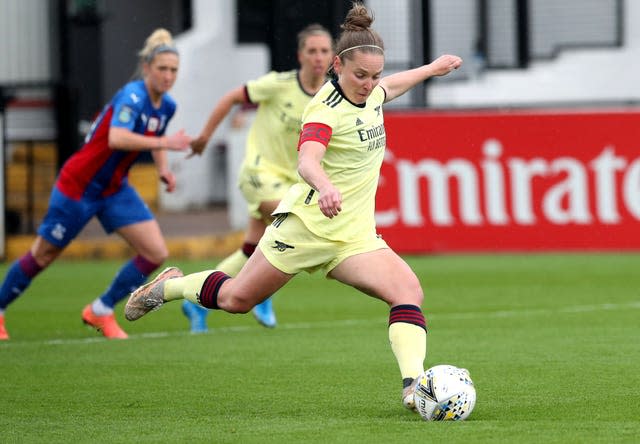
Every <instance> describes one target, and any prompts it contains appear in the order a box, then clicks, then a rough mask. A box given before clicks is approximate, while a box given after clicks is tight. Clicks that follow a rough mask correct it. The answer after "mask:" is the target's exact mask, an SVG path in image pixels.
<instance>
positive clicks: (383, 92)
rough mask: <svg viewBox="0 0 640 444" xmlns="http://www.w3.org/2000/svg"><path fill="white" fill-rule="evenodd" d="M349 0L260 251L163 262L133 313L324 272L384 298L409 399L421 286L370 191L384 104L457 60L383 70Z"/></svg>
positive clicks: (417, 366) (267, 290)
mask: <svg viewBox="0 0 640 444" xmlns="http://www.w3.org/2000/svg"><path fill="white" fill-rule="evenodd" d="M372 22H373V19H372V18H371V17H370V15H369V13H368V11H367V9H366V8H365V7H364V6H363V5H361V4H359V3H355V4H354V6H353V7H352V9H351V10H350V11H349V13H348V15H347V18H346V20H345V22H344V24H343V25H342V29H343V32H342V34H341V36H340V39H339V41H338V43H337V45H336V52H337V56H336V57H335V59H334V65H333V67H334V71H335V73H336V74H337V80H334V81H332V82H330V83H327V84H326V85H325V86H323V87H322V89H321V90H320V91H319V92H318V94H316V96H315V97H314V98H313V100H312V101H311V102H310V103H309V105H308V106H307V108H306V110H305V112H304V115H303V130H302V133H301V135H300V141H299V160H298V173H299V174H300V177H301V178H300V180H299V181H298V183H296V184H295V185H294V186H292V187H291V188H290V189H289V191H288V192H287V194H286V195H285V197H284V198H283V199H282V201H281V203H280V205H279V206H278V208H277V209H276V210H275V212H274V214H275V215H276V219H275V220H274V222H273V223H272V225H270V226H269V227H268V228H267V230H266V232H265V234H264V236H263V237H262V239H261V240H260V243H259V245H258V249H257V250H256V253H255V254H254V255H252V256H251V258H250V259H249V261H248V262H247V264H246V265H245V266H244V268H243V269H242V270H241V271H240V273H239V274H238V275H237V276H236V277H235V278H230V277H229V276H227V275H226V274H224V273H222V272H220V271H212V270H208V271H203V272H200V273H194V274H190V275H188V276H183V275H182V272H181V271H180V270H179V269H177V268H167V269H166V270H164V271H163V272H162V273H160V274H159V275H158V276H157V277H156V278H155V279H154V280H153V281H151V282H150V283H149V284H147V285H145V286H142V287H140V288H139V289H138V290H136V291H135V292H134V293H132V295H131V297H130V299H129V302H128V303H127V306H126V308H125V316H126V317H127V319H129V320H134V319H137V318H139V317H141V316H143V315H144V314H145V313H147V312H148V311H150V310H152V309H153V308H157V307H159V306H160V305H162V304H163V303H164V302H166V301H171V300H175V299H182V298H186V299H188V300H190V301H193V302H196V303H198V304H200V305H203V306H205V307H209V308H214V309H221V310H225V311H227V312H230V313H246V312H247V311H249V310H251V308H252V307H253V306H254V305H255V304H257V303H259V302H261V301H262V300H264V299H265V298H266V297H268V295H269V294H272V293H273V292H275V291H277V290H278V289H279V288H281V287H282V286H283V285H285V284H286V283H287V282H288V281H289V280H290V279H291V278H292V277H293V276H294V275H295V274H296V273H299V272H300V271H308V272H312V271H316V270H322V272H323V273H326V275H327V276H328V277H330V278H333V279H336V280H338V281H340V282H343V283H345V284H347V285H350V286H352V287H355V288H357V289H358V290H360V291H362V292H364V293H365V294H367V295H369V296H372V297H375V298H378V299H381V300H383V301H384V302H386V303H387V304H388V306H389V307H390V314H389V340H390V342H391V348H392V350H393V353H394V355H395V357H396V359H397V361H398V365H399V367H400V373H401V375H402V380H403V391H402V402H403V404H404V405H405V406H406V407H407V408H410V409H413V408H414V401H413V392H414V391H415V383H414V381H416V380H417V379H416V377H417V376H418V375H419V374H420V373H421V372H422V371H423V370H424V359H425V357H426V322H425V319H424V315H423V314H422V311H421V308H420V306H421V305H422V301H423V292H422V288H421V286H420V282H419V281H418V278H417V277H416V275H415V274H414V273H413V271H412V270H411V268H410V267H409V266H408V265H407V263H406V262H405V261H404V260H403V259H402V258H400V257H399V256H398V255H397V254H396V253H394V252H393V251H392V250H391V249H390V248H389V247H388V246H387V244H386V243H385V242H384V241H383V240H382V239H381V238H380V237H379V236H378V235H377V234H376V230H375V220H374V206H375V193H376V188H377V183H378V178H379V172H380V167H381V164H382V159H383V156H384V150H385V131H384V120H383V110H382V105H383V104H384V103H385V102H389V101H390V100H393V99H394V98H396V97H398V96H400V95H402V94H404V93H405V92H406V91H408V90H409V89H410V88H412V87H413V86H415V85H416V84H418V83H420V82H422V81H424V80H426V79H427V78H429V77H432V76H441V75H445V74H448V73H449V72H451V71H452V70H454V69H456V68H458V67H459V66H460V65H461V63H462V60H461V59H460V58H459V57H457V56H452V55H444V56H441V57H439V58H438V59H436V60H434V61H433V62H432V63H430V64H428V65H424V66H421V67H419V68H416V69H412V70H408V71H403V72H399V73H395V74H392V75H389V76H387V77H384V78H381V74H382V70H383V68H384V46H383V42H382V39H381V38H380V36H379V35H378V34H377V33H376V32H375V31H374V30H373V29H371V28H370V25H371V23H372Z"/></svg>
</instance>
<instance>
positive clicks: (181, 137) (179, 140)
mask: <svg viewBox="0 0 640 444" xmlns="http://www.w3.org/2000/svg"><path fill="white" fill-rule="evenodd" d="M163 139H164V140H163V141H162V147H163V148H166V149H168V150H171V151H184V150H186V149H187V148H189V146H190V144H191V137H190V136H188V135H187V134H186V133H185V132H184V130H183V129H181V130H180V131H178V132H177V133H173V134H171V135H170V136H164V137H163Z"/></svg>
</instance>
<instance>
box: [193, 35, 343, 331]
mask: <svg viewBox="0 0 640 444" xmlns="http://www.w3.org/2000/svg"><path fill="white" fill-rule="evenodd" d="M297 55H298V63H299V64H300V69H298V70H293V71H288V72H281V73H278V72H271V73H269V74H267V75H265V76H263V77H260V78H258V79H256V80H251V81H249V82H247V84H246V85H242V86H239V87H238V88H235V89H233V90H231V91H229V92H228V93H227V94H225V95H224V96H223V97H222V98H221V99H220V101H219V102H218V103H217V105H216V106H215V108H214V109H213V111H212V113H211V115H210V116H209V119H208V121H207V123H206V125H205V126H204V128H203V129H202V132H201V133H200V135H199V136H198V137H197V138H196V139H194V141H193V143H192V147H193V151H194V152H196V153H201V152H202V151H203V150H204V148H205V146H206V144H207V142H208V141H209V139H210V138H211V135H212V134H213V132H214V131H215V129H216V128H217V127H218V125H219V124H220V122H221V121H222V119H224V118H225V117H226V116H227V115H228V114H229V112H230V111H231V109H232V107H233V106H234V105H235V104H256V105H258V109H257V112H256V117H255V120H254V122H253V124H252V125H251V128H250V130H249V136H248V138H247V145H246V152H245V157H244V160H243V163H242V166H241V168H240V174H239V177H238V185H239V187H240V190H241V191H242V194H243V196H244V197H245V199H246V200H247V203H248V208H249V223H248V227H247V231H246V233H245V238H244V242H243V244H242V247H241V248H240V249H238V250H237V251H235V252H234V253H233V254H231V255H230V256H228V257H227V258H226V259H224V260H223V261H222V262H220V263H219V264H218V266H217V269H218V270H222V271H224V272H225V273H227V274H228V275H230V276H235V275H236V274H238V272H239V271H240V269H241V268H242V266H243V265H244V264H245V263H246V262H247V259H248V258H249V256H251V254H252V253H253V252H254V250H255V249H256V246H257V244H258V241H259V240H260V238H261V237H262V234H263V233H264V230H265V228H266V226H267V225H269V224H270V223H271V221H272V220H273V217H272V216H271V213H272V212H273V210H275V208H276V206H277V205H278V203H279V202H280V199H281V198H282V196H284V193H285V192H286V191H287V190H288V189H289V187H290V186H291V185H293V184H294V183H296V182H297V180H298V177H297V173H296V165H297V161H298V153H297V150H296V146H297V143H298V137H299V134H300V128H301V118H302V112H303V111H304V108H305V106H306V105H307V104H308V103H309V101H310V100H311V98H312V97H313V95H314V94H315V93H317V92H318V90H319V89H320V88H321V87H322V85H323V84H324V83H325V82H326V80H327V78H326V74H327V70H328V69H329V65H330V63H331V59H332V57H333V41H332V37H331V34H330V33H329V31H327V30H326V29H325V28H324V27H322V26H320V25H318V24H312V25H309V26H307V27H306V28H304V29H303V30H302V31H300V33H299V34H298V53H297ZM182 310H183V312H184V313H185V315H186V316H187V317H188V318H189V320H190V324H191V331H192V332H193V333H198V332H204V331H207V322H206V316H207V314H208V310H206V309H204V308H203V307H201V306H199V305H197V304H192V303H191V302H189V301H186V300H185V301H184V303H183V305H182ZM253 314H254V316H255V317H256V319H257V320H258V322H260V323H261V324H262V325H264V326H265V327H275V326H276V316H275V312H274V310H273V306H272V303H271V298H268V299H266V300H265V301H263V302H262V303H261V304H259V305H257V306H256V307H254V309H253Z"/></svg>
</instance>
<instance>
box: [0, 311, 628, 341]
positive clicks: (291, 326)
mask: <svg viewBox="0 0 640 444" xmlns="http://www.w3.org/2000/svg"><path fill="white" fill-rule="evenodd" d="M630 308H631V309H640V301H636V302H629V303H626V304H607V303H605V304H592V305H574V306H569V307H559V308H541V309H530V310H526V309H525V310H499V311H489V312H466V313H448V314H437V313H436V314H431V315H429V316H428V317H429V319H434V320H435V319H437V320H447V319H452V320H455V319H480V318H513V317H518V316H535V315H546V314H558V313H587V312H594V311H610V310H624V309H630ZM385 322H387V318H386V317H385V318H374V319H343V320H335V321H320V322H298V323H286V324H279V325H278V327H277V328H278V329H279V330H308V329H311V328H332V327H348V326H352V325H368V324H373V323H385ZM254 330H264V327H261V326H259V325H254V326H249V325H238V326H232V327H216V328H213V329H212V333H243V332H248V331H254ZM179 336H191V333H189V332H188V331H180V332H150V333H140V334H134V335H130V336H129V339H155V338H169V337H179ZM203 336H206V334H205V335H203ZM107 342H109V343H111V342H115V341H109V340H107V339H105V338H102V337H94V338H77V339H49V340H44V341H17V342H14V341H8V342H5V343H0V349H2V348H5V347H16V346H28V345H40V344H45V345H70V344H92V343H107Z"/></svg>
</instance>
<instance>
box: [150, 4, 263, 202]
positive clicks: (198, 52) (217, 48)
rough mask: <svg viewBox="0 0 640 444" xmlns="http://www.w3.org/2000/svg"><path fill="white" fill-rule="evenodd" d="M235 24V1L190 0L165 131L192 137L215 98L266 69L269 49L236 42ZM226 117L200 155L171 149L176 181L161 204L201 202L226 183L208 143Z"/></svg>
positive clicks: (224, 128) (223, 131)
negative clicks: (189, 20)
mask: <svg viewBox="0 0 640 444" xmlns="http://www.w3.org/2000/svg"><path fill="white" fill-rule="evenodd" d="M235 27H236V19H235V1H234V0H216V1H215V2H214V1H208V0H194V1H193V27H192V29H191V30H189V32H187V33H185V34H182V35H180V37H179V38H178V39H176V45H177V47H178V50H179V51H180V72H179V74H178V80H177V81H176V84H175V86H174V87H173V90H172V91H171V95H172V96H173V97H174V98H175V99H176V101H177V102H178V111H177V112H176V115H175V117H174V118H173V120H172V121H171V123H170V125H169V128H168V132H169V133H172V132H175V131H177V130H179V129H180V128H184V129H185V131H186V132H187V133H188V134H189V135H192V136H196V135H197V134H198V133H199V132H200V130H201V129H202V127H203V126H204V124H205V122H206V120H207V118H208V117H209V114H210V113H211V111H212V110H213V107H214V106H215V104H216V102H217V101H218V100H219V99H220V98H221V97H222V96H223V95H224V94H225V93H226V92H227V91H228V90H230V89H232V88H235V87H237V86H239V85H241V84H244V83H245V82H246V81H247V80H249V79H252V78H255V77H258V76H260V75H262V74H264V73H266V72H267V70H268V69H269V53H268V48H267V47H266V46H264V45H242V46H237V44H236V43H235V38H236V30H235ZM229 120H230V119H226V120H225V121H224V122H223V123H222V125H221V126H220V128H219V129H218V131H216V132H215V133H214V135H213V137H212V138H211V140H210V142H209V145H208V148H207V149H206V150H205V152H204V153H203V155H202V156H200V157H197V156H196V157H193V158H191V159H189V160H186V159H185V157H186V155H185V154H177V153H169V158H170V166H171V169H172V170H173V171H174V172H175V173H176V175H177V181H178V185H177V189H176V191H174V192H173V193H165V192H164V191H163V192H161V194H160V205H161V206H162V208H163V209H165V210H170V211H180V210H184V209H189V208H201V207H205V206H207V205H208V204H210V203H211V202H212V201H215V200H217V199H216V196H217V195H219V193H220V191H221V190H222V191H224V190H225V189H226V188H227V185H226V184H225V182H224V180H221V177H220V174H219V173H220V172H219V171H218V172H216V168H214V166H215V164H216V161H217V160H219V159H216V156H217V155H218V154H216V152H215V150H214V149H212V147H213V146H215V145H216V144H218V143H221V142H225V141H226V137H227V133H228V128H229Z"/></svg>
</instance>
